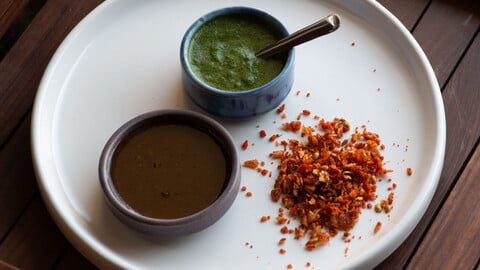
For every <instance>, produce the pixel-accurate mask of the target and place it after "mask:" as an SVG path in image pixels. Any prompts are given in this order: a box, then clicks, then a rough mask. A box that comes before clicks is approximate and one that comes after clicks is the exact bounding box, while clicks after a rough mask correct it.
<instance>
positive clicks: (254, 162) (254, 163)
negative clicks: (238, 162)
mask: <svg viewBox="0 0 480 270" xmlns="http://www.w3.org/2000/svg"><path fill="white" fill-rule="evenodd" d="M258 164H259V162H258V160H256V159H252V160H247V161H244V162H243V166H245V167H248V168H252V169H255V168H257V167H258Z"/></svg>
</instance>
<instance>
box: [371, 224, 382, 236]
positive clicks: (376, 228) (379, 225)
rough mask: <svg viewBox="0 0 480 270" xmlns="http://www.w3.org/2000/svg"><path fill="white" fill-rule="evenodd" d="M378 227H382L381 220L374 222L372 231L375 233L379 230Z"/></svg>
mask: <svg viewBox="0 0 480 270" xmlns="http://www.w3.org/2000/svg"><path fill="white" fill-rule="evenodd" d="M380 228H382V222H381V221H379V222H377V224H375V228H373V233H377V232H378V231H379V230H380Z"/></svg>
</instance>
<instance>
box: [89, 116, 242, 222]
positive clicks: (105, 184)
mask: <svg viewBox="0 0 480 270" xmlns="http://www.w3.org/2000/svg"><path fill="white" fill-rule="evenodd" d="M169 116H170V117H171V116H179V117H184V118H186V119H190V120H193V121H195V122H199V123H204V124H207V125H208V126H210V127H211V128H212V129H213V130H215V133H217V134H218V135H219V137H220V138H221V139H222V140H223V141H224V143H225V147H223V146H220V147H222V148H225V149H226V151H227V152H228V153H229V154H231V164H227V166H231V172H230V175H228V176H227V178H226V181H228V183H227V185H226V186H225V188H224V189H223V191H222V193H221V194H220V196H219V197H218V198H217V199H216V200H215V201H214V202H213V203H212V204H210V205H209V206H208V207H206V208H204V209H202V210H200V211H199V212H196V213H194V214H192V215H189V216H185V217H181V218H175V219H160V218H152V217H148V216H144V215H142V214H140V213H138V212H137V211H135V210H134V209H133V208H132V207H130V206H128V204H127V203H126V202H125V201H124V200H123V199H122V198H121V196H120V194H119V193H118V192H117V190H116V188H115V186H114V184H113V182H112V178H111V176H110V173H109V172H110V166H111V159H112V157H113V155H114V153H115V151H116V148H117V147H118V145H119V144H120V142H121V141H122V140H123V138H125V136H127V135H128V134H130V133H131V132H134V131H135V130H137V129H138V128H140V127H143V126H144V125H148V121H152V120H154V119H155V118H157V117H169ZM194 128H195V127H194ZM98 173H99V181H100V185H101V188H102V191H103V193H104V195H105V197H106V199H107V200H108V201H109V203H110V204H111V205H112V206H113V207H115V208H116V209H117V210H118V212H117V214H121V215H123V216H125V217H127V218H129V219H131V220H134V221H135V222H137V223H143V224H148V225H153V226H159V227H175V226H184V225H187V224H188V223H193V222H195V221H198V220H202V219H204V218H208V216H209V213H210V211H211V210H212V209H216V208H218V207H220V205H221V204H222V203H223V202H224V201H226V200H228V198H229V196H235V197H236V196H237V193H238V190H236V189H237V188H238V187H239V184H237V183H236V182H238V181H240V179H239V175H240V165H239V158H238V153H237V150H236V147H235V143H234V141H233V138H232V136H231V135H230V133H229V132H228V131H227V130H226V129H225V128H224V127H223V126H222V125H221V124H220V123H218V122H217V121H216V120H214V119H213V118H211V117H208V116H206V115H204V114H201V113H197V112H194V111H189V110H182V109H163V110H155V111H150V112H146V113H143V114H141V115H138V116H136V117H134V118H132V119H131V120H129V121H127V122H126V123H124V124H123V125H122V126H120V127H119V128H118V129H117V130H116V131H115V132H114V133H113V134H112V135H111V137H110V138H109V139H108V141H107V143H106V144H105V146H104V148H103V150H102V153H101V155H100V161H99V166H98ZM232 192H233V194H232Z"/></svg>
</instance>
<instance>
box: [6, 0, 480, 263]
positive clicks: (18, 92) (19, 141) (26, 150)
mask: <svg viewBox="0 0 480 270" xmlns="http://www.w3.org/2000/svg"><path fill="white" fill-rule="evenodd" d="M359 1H361V0H359ZM101 2H102V1H101V0H81V1H77V0H30V1H27V0H0V37H1V39H0V61H1V62H0V127H1V128H0V269H12V268H13V269H14V268H20V269H50V268H54V269H94V268H95V266H94V265H92V264H91V263H90V262H89V261H88V260H87V259H86V258H84V257H83V256H82V255H81V254H80V253H79V252H78V251H77V250H76V249H75V248H74V247H73V246H71V244H70V243H69V242H68V241H67V240H66V239H65V237H64V236H63V235H62V233H61V232H60V231H59V229H58V228H57V226H56V225H55V224H54V222H53V221H52V218H51V217H50V215H49V214H48V212H47V210H46V208H45V205H44V203H43V201H42V199H41V197H40V194H39V191H38V188H37V184H36V181H35V177H34V174H33V168H32V161H31V155H30V147H29V139H30V133H29V131H30V127H29V125H30V118H31V111H32V104H33V99H34V96H35V93H36V91H37V86H38V83H39V81H40V78H41V76H42V74H43V72H44V70H45V67H46V65H47V63H48V62H49V60H50V58H51V56H52V55H53V53H54V52H55V50H56V49H57V47H58V45H59V44H60V42H61V41H62V40H63V39H64V38H65V36H66V35H67V34H68V33H69V31H70V30H71V29H72V28H73V27H74V26H75V25H76V24H77V23H78V22H79V21H80V20H81V19H82V18H83V17H84V16H85V15H86V14H87V13H88V12H90V11H91V10H92V9H93V8H95V7H96V6H97V5H99V4H100V3H101ZM380 2H381V3H382V4H383V5H384V6H385V7H386V8H388V9H389V10H390V11H391V12H392V13H394V14H395V15H396V16H397V17H398V18H399V19H400V20H401V21H402V22H403V24H404V25H405V26H406V27H407V28H408V29H409V30H410V31H411V32H412V33H413V35H414V36H415V38H416V39H417V40H418V42H419V43H420V45H421V47H422V48H423V50H424V51H425V53H426V54H427V56H428V58H429V60H430V62H431V64H432V66H433V68H434V70H435V73H436V75H437V78H438V82H439V84H440V87H441V90H442V95H443V100H444V103H445V110H446V120H447V146H446V157H445V165H444V169H443V172H442V175H441V178H440V183H439V186H438V188H437V190H436V193H435V195H434V198H433V200H432V202H431V204H430V206H429V208H428V210H427V212H426V213H425V215H424V217H423V218H422V220H421V221H420V223H419V224H418V226H417V227H416V228H415V230H414V231H413V233H412V234H411V235H410V236H409V237H408V238H407V240H406V241H405V242H404V243H403V244H402V245H401V246H400V247H399V248H398V249H397V250H396V251H395V252H394V253H393V254H392V255H391V256H390V257H388V258H387V259H386V260H385V261H383V262H382V263H381V264H380V265H379V266H378V269H400V268H407V269H474V268H475V269H480V214H479V210H478V209H480V195H479V193H480V180H479V179H480V146H479V138H480V107H479V104H480V35H479V29H480V1H478V0H431V1H429V0H380Z"/></svg>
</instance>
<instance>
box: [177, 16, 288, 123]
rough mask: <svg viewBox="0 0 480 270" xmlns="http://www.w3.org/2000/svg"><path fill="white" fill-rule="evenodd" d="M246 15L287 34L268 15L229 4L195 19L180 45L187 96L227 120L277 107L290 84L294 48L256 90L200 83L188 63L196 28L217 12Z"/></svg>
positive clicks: (281, 26) (275, 20) (284, 29)
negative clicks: (277, 72) (281, 64)
mask: <svg viewBox="0 0 480 270" xmlns="http://www.w3.org/2000/svg"><path fill="white" fill-rule="evenodd" d="M228 14H245V15H246V16H255V17H257V18H259V19H261V20H263V21H265V22H267V23H268V24H270V25H271V27H272V28H271V29H272V31H275V32H277V31H278V32H279V33H282V36H287V35H288V31H287V29H286V28H285V27H284V26H283V25H282V24H281V23H280V22H279V21H278V20H277V19H275V18H274V17H272V16H271V15H269V14H267V13H265V12H263V11H261V10H257V9H253V8H249V7H228V8H222V9H219V10H215V11H212V12H210V13H208V14H206V15H205V16H203V17H201V18H200V19H198V20H197V21H195V22H194V23H193V24H192V26H190V28H189V29H188V30H187V32H186V33H185V35H184V37H183V40H182V43H181V47H180V60H181V65H182V81H183V87H184V89H185V91H186V93H187V94H188V95H189V96H190V98H191V99H192V100H193V101H194V102H195V103H196V104H197V105H198V106H199V107H201V108H202V109H204V110H205V111H207V112H209V113H211V114H213V115H215V116H219V117H223V118H227V119H245V118H251V117H254V116H256V115H259V114H262V113H265V112H268V111H270V110H272V109H274V108H276V107H277V106H278V105H280V103H281V102H282V101H283V100H284V99H285V98H286V97H287V95H288V93H289V92H290V89H291V88H292V85H293V67H294V50H293V49H291V50H290V51H288V57H287V60H286V63H285V66H284V67H283V70H282V71H281V72H280V74H279V75H278V76H277V77H275V78H274V79H273V80H272V81H270V82H268V83H267V84H265V85H263V86H260V87H258V88H255V89H251V90H246V91H241V92H232V91H225V90H220V89H216V88H214V87H211V86H209V85H207V84H205V83H204V82H202V81H201V80H200V79H199V78H198V77H197V76H196V75H195V74H194V73H193V71H192V69H191V67H190V65H189V62H188V46H189V44H190V41H191V39H192V36H193V34H194V33H195V31H196V30H197V29H198V28H199V27H200V26H201V25H202V24H203V23H205V22H206V21H208V20H210V19H212V18H215V17H217V16H220V15H228Z"/></svg>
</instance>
